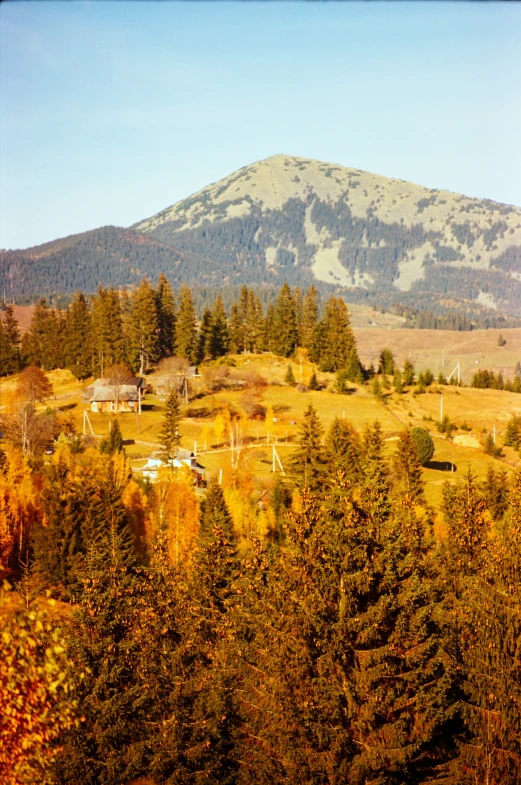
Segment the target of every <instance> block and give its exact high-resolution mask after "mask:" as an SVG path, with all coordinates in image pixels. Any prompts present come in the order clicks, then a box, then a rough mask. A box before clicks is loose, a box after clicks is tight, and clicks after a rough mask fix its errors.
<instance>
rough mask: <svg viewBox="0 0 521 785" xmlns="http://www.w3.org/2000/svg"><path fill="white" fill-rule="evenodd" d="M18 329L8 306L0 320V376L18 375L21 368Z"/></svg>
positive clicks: (11, 309) (11, 310)
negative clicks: (0, 346)
mask: <svg viewBox="0 0 521 785" xmlns="http://www.w3.org/2000/svg"><path fill="white" fill-rule="evenodd" d="M20 341H21V338H20V329H19V326H18V322H17V321H16V319H15V318H14V315H13V308H12V306H11V305H8V306H7V307H6V309H5V311H4V315H3V318H2V319H0V342H1V345H2V350H1V356H0V376H7V375H10V374H12V373H18V371H19V370H20V367H21V356H20Z"/></svg>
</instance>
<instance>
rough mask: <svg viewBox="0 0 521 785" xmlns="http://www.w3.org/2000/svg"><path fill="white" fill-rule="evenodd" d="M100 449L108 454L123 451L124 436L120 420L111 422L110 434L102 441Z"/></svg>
mask: <svg viewBox="0 0 521 785" xmlns="http://www.w3.org/2000/svg"><path fill="white" fill-rule="evenodd" d="M99 450H100V452H101V453H103V454H106V455H115V454H116V453H119V452H122V451H123V436H122V435H121V428H120V427H119V420H114V421H113V422H111V424H110V431H109V435H108V436H107V437H106V438H105V439H102V441H101V442H100V446H99Z"/></svg>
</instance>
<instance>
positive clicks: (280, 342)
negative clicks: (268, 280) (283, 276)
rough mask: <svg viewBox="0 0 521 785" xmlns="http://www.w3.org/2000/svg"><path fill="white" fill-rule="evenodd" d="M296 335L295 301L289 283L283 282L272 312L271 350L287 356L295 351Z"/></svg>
mask: <svg viewBox="0 0 521 785" xmlns="http://www.w3.org/2000/svg"><path fill="white" fill-rule="evenodd" d="M297 337H298V336H297V320H296V314H295V303H294V301H293V295H292V293H291V289H290V287H289V285H288V284H287V283H284V284H283V286H282V288H281V289H280V292H279V296H278V297H277V302H276V305H275V311H274V314H273V346H272V351H273V352H275V354H278V355H281V356H282V357H289V356H290V354H293V352H294V351H295V348H296V345H297Z"/></svg>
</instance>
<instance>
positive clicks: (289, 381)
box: [284, 363, 295, 385]
mask: <svg viewBox="0 0 521 785" xmlns="http://www.w3.org/2000/svg"><path fill="white" fill-rule="evenodd" d="M284 381H285V382H286V384H289V385H294V384H295V376H294V374H293V367H292V365H291V363H288V370H287V371H286V376H285V377H284Z"/></svg>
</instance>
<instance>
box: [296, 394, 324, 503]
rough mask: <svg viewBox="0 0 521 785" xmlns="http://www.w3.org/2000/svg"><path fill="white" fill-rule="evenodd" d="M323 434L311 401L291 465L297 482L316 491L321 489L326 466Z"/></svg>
mask: <svg viewBox="0 0 521 785" xmlns="http://www.w3.org/2000/svg"><path fill="white" fill-rule="evenodd" d="M322 434H323V428H322V424H321V422H320V420H319V418H318V415H317V413H316V411H315V409H314V408H313V405H312V404H311V403H310V404H308V407H307V409H306V411H305V413H304V420H303V422H302V425H301V428H300V435H299V440H298V447H297V449H296V450H295V452H294V453H293V455H292V457H291V466H292V470H293V473H294V475H295V478H296V482H297V484H299V485H301V486H303V487H304V488H309V489H311V490H315V491H318V490H319V489H320V486H321V484H322V482H323V477H324V470H325V466H326V464H325V454H324V450H323V447H322Z"/></svg>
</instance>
